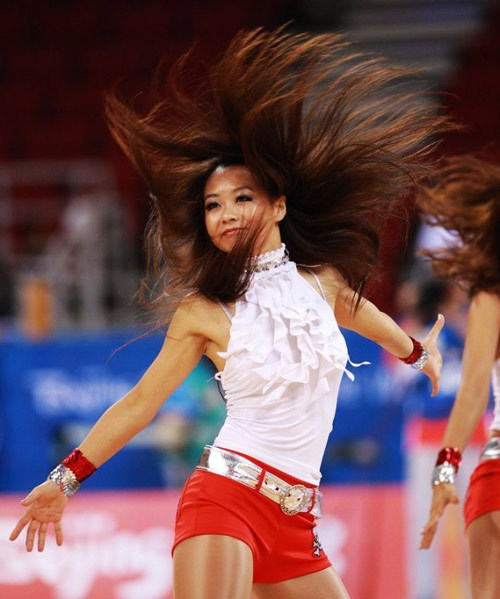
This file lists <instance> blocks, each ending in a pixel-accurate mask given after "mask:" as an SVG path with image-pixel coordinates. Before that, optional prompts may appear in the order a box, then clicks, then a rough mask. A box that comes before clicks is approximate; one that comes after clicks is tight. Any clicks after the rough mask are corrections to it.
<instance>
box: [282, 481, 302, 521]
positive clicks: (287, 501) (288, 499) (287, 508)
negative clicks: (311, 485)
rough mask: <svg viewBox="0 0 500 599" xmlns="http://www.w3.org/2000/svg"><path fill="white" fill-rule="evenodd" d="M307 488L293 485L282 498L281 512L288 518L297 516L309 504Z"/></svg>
mask: <svg viewBox="0 0 500 599" xmlns="http://www.w3.org/2000/svg"><path fill="white" fill-rule="evenodd" d="M307 500H308V497H307V488H306V487H304V485H293V486H292V487H290V488H289V489H288V491H287V492H286V493H284V494H283V495H281V496H280V507H281V511H282V512H283V513H284V514H286V515H287V516H295V514H298V513H299V512H301V511H302V509H303V508H304V507H305V506H306V504H307Z"/></svg>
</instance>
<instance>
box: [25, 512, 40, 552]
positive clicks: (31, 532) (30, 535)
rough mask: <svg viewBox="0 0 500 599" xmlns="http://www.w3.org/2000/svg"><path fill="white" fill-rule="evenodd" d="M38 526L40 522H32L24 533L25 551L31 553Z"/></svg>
mask: <svg viewBox="0 0 500 599" xmlns="http://www.w3.org/2000/svg"><path fill="white" fill-rule="evenodd" d="M39 526H40V522H38V520H32V521H31V522H30V524H29V526H28V530H27V532H26V550H27V551H33V545H34V544H35V535H36V531H37V530H38V527H39Z"/></svg>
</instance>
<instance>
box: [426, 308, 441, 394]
mask: <svg viewBox="0 0 500 599" xmlns="http://www.w3.org/2000/svg"><path fill="white" fill-rule="evenodd" d="M443 326H444V316H443V315H442V314H439V316H438V317H437V320H436V322H435V323H434V326H433V327H432V329H431V330H430V331H429V333H428V335H427V337H426V338H425V339H424V340H423V341H422V343H423V345H424V346H425V349H426V350H427V351H428V352H429V359H428V360H427V363H426V364H425V366H424V367H423V368H422V372H423V373H424V374H426V375H427V376H428V377H429V378H430V379H431V382H432V393H431V397H434V396H435V395H436V394H437V392H438V391H439V377H440V376H441V368H442V366H443V358H442V356H441V354H440V352H439V350H438V345H437V341H438V337H439V333H440V332H441V329H442V328H443Z"/></svg>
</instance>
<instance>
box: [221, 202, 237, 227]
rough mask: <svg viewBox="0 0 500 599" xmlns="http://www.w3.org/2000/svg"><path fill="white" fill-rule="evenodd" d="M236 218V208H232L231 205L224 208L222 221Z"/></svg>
mask: <svg viewBox="0 0 500 599" xmlns="http://www.w3.org/2000/svg"><path fill="white" fill-rule="evenodd" d="M236 218H237V216H236V210H235V209H234V207H233V206H228V207H227V208H225V209H224V212H223V213H222V221H223V222H225V223H226V222H230V221H235V220H236Z"/></svg>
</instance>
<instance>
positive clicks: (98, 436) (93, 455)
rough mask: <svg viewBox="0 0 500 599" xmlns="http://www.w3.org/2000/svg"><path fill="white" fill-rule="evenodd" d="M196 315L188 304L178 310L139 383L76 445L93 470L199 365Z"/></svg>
mask: <svg viewBox="0 0 500 599" xmlns="http://www.w3.org/2000/svg"><path fill="white" fill-rule="evenodd" d="M198 312H199V310H198V309H197V308H196V306H195V305H194V304H191V303H188V304H184V305H181V306H180V307H179V309H178V310H177V312H176V313H175V315H174V317H173V319H172V322H171V324H170V326H169V329H168V334H167V336H166V337H165V341H164V343H163V346H162V348H161V350H160V352H159V353H158V355H157V357H156V358H155V360H154V361H153V362H152V364H151V366H150V367H149V368H148V369H147V371H146V372H145V373H144V375H143V376H142V378H141V380H140V381H139V382H138V383H137V385H135V387H133V388H132V389H131V390H130V391H129V392H128V393H127V394H126V395H125V396H124V397H122V398H121V399H120V400H119V401H117V402H116V403H115V404H113V405H112V406H111V407H110V408H108V410H106V412H104V414H103V415H102V416H101V417H100V418H99V420H98V421H97V422H96V424H95V425H94V427H93V428H92V430H91V431H90V432H89V434H88V435H87V436H86V437H85V439H84V441H83V442H82V443H81V444H80V446H79V447H80V450H81V452H82V453H83V455H84V456H85V457H86V458H87V459H88V460H90V461H91V462H92V464H94V466H96V468H97V467H99V466H101V465H102V464H103V463H104V462H105V461H106V460H108V459H109V458H110V457H111V456H113V455H114V454H115V453H116V452H117V451H119V450H120V449H121V448H122V447H123V446H124V445H125V444H126V443H127V442H128V441H129V440H130V439H131V438H132V437H134V436H135V435H136V434H137V433H138V432H140V431H141V430H142V429H144V428H145V427H146V426H147V425H148V424H149V423H150V422H151V420H152V419H153V418H154V416H155V415H156V414H157V412H158V410H159V409H160V407H161V405H162V404H163V402H164V401H165V400H166V399H167V398H168V397H169V396H170V395H171V393H173V391H175V389H176V388H177V387H178V386H179V385H180V384H181V383H182V382H183V381H184V379H185V378H186V377H187V376H188V375H189V373H190V372H191V371H192V370H193V369H194V367H195V366H196V365H197V363H198V362H199V360H200V358H201V356H202V354H203V352H204V347H205V342H206V340H205V338H204V337H203V336H202V335H200V334H199V333H198V332H197V328H198V327H197V323H198V322H199V314H198Z"/></svg>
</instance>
